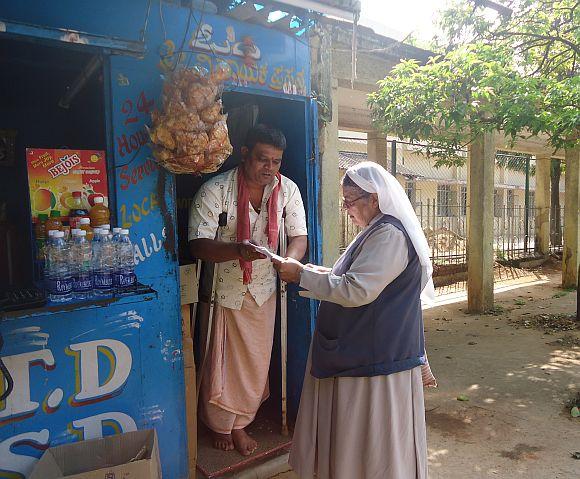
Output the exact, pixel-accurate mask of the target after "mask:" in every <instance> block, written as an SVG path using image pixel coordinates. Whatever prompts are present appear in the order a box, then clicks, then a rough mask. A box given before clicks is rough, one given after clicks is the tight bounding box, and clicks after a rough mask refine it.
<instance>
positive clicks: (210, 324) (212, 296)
mask: <svg viewBox="0 0 580 479" xmlns="http://www.w3.org/2000/svg"><path fill="white" fill-rule="evenodd" d="M227 223H228V214H227V212H222V213H220V215H219V220H218V230H217V231H216V235H215V239H216V240H217V239H218V238H219V233H220V229H221V228H223V227H224V226H226V225H227ZM197 268H198V271H197V275H198V281H199V280H200V279H201V278H200V275H201V260H197ZM216 282H217V263H214V264H213V274H212V278H211V293H210V297H209V314H208V318H207V335H206V337H205V345H204V348H203V357H202V358H201V367H200V368H199V370H200V374H199V375H198V378H197V390H198V391H199V387H200V386H201V378H202V376H203V374H202V372H203V366H204V364H205V360H206V359H207V354H208V352H209V345H210V343H211V333H212V329H213V312H214V308H215V295H216V291H215V290H216ZM198 284H199V282H198ZM199 313H200V301H198V303H197V307H196V308H194V312H193V319H194V322H193V324H195V320H196V319H197V318H196V317H197V315H198V314H199ZM200 316H201V315H200Z"/></svg>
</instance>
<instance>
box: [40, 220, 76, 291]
mask: <svg viewBox="0 0 580 479" xmlns="http://www.w3.org/2000/svg"><path fill="white" fill-rule="evenodd" d="M47 256H48V268H47V269H46V289H47V292H48V299H49V300H50V301H53V302H55V303H64V302H67V301H70V300H72V298H73V278H72V274H71V261H70V248H69V246H68V245H67V244H66V243H65V241H64V232H62V231H57V232H56V233H54V234H53V239H52V241H51V243H50V244H49V246H48V248H47Z"/></svg>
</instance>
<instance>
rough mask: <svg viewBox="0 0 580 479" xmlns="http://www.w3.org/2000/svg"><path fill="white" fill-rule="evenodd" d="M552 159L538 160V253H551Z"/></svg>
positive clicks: (535, 241) (536, 211)
mask: <svg viewBox="0 0 580 479" xmlns="http://www.w3.org/2000/svg"><path fill="white" fill-rule="evenodd" d="M551 162H552V159H551V158H550V157H544V158H540V157H538V158H536V195H535V202H536V203H535V204H536V210H535V215H536V222H535V232H534V245H535V250H536V253H538V254H541V255H547V254H549V253H550V166H551Z"/></svg>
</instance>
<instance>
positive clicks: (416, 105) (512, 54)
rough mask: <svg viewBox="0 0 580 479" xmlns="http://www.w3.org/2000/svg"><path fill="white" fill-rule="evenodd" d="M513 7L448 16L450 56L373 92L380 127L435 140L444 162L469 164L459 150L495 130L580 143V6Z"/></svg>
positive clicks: (459, 7) (406, 70)
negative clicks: (507, 12) (506, 13)
mask: <svg viewBox="0 0 580 479" xmlns="http://www.w3.org/2000/svg"><path fill="white" fill-rule="evenodd" d="M508 3H509V6H510V7H511V8H513V13H512V15H511V16H509V17H507V16H498V15H495V16H490V15H489V12H482V9H479V8H477V9H476V8H474V5H473V4H472V2H470V1H467V0H463V1H459V2H457V3H456V4H455V5H454V6H453V7H452V8H451V9H449V10H447V11H446V12H444V13H443V15H442V17H441V25H442V28H443V32H444V36H443V38H439V39H438V40H437V42H438V43H439V45H440V51H441V54H440V55H437V56H435V57H433V58H431V59H430V61H429V62H428V63H427V64H426V65H419V64H418V63H417V62H416V61H414V60H404V61H402V62H401V63H399V64H398V65H397V66H396V67H395V68H394V69H393V70H392V72H391V74H390V75H389V76H388V77H387V78H385V79H384V80H381V81H380V82H379V83H378V90H377V91H376V92H375V93H372V94H370V95H369V98H368V101H369V106H370V108H371V112H372V118H373V121H374V123H375V125H376V127H377V128H379V129H380V130H382V131H383V132H384V133H386V134H394V135H396V136H398V137H400V138H407V139H409V140H410V141H413V142H415V141H416V142H419V141H427V142H428V143H429V144H430V145H431V146H430V147H428V148H427V154H428V155H430V156H432V157H434V158H435V160H436V164H462V163H463V162H464V161H465V159H464V158H463V157H460V156H458V155H457V154H456V152H457V151H458V150H459V149H461V148H464V147H465V146H467V145H469V144H470V143H471V142H472V141H473V140H474V139H475V138H476V137H479V136H480V135H481V134H482V133H485V132H494V131H502V132H504V133H505V134H506V136H508V137H509V138H511V139H512V140H516V139H518V138H525V137H528V136H531V135H538V134H545V135H547V137H548V138H549V142H550V144H551V145H552V146H553V147H554V149H558V148H566V147H572V146H574V145H576V144H578V131H579V126H580V77H579V76H578V65H577V59H578V57H580V33H579V31H580V28H579V26H578V25H580V23H579V22H580V16H579V15H580V6H578V1H573V0H555V1H551V2H549V3H550V5H552V8H547V7H546V3H547V2H546V1H544V0H535V1H532V0H519V1H512V2H508ZM573 5H576V7H577V8H574V9H572V7H573ZM540 24H541V25H540ZM442 43H445V45H443V44H442Z"/></svg>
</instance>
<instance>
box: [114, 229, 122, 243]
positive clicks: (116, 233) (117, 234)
mask: <svg viewBox="0 0 580 479" xmlns="http://www.w3.org/2000/svg"><path fill="white" fill-rule="evenodd" d="M122 230H123V229H122V228H113V242H117V241H118V240H119V238H120V237H121V231H122Z"/></svg>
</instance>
